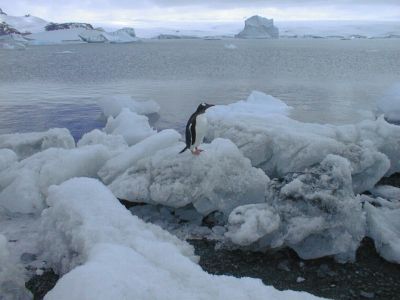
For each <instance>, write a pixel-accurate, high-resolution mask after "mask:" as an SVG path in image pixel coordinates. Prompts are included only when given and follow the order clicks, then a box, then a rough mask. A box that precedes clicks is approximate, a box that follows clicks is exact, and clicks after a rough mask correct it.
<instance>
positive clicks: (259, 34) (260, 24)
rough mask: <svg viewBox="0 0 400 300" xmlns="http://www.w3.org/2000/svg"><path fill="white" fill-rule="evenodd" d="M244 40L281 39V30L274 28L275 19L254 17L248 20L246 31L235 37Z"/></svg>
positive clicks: (245, 26) (245, 25)
mask: <svg viewBox="0 0 400 300" xmlns="http://www.w3.org/2000/svg"><path fill="white" fill-rule="evenodd" d="M235 37H236V38H243V39H270V38H278V37H279V29H278V28H277V27H275V26H274V20H273V19H267V18H263V17H260V16H252V17H250V18H248V19H246V21H245V24H244V29H243V30H242V31H241V32H239V33H238V34H237V35H235Z"/></svg>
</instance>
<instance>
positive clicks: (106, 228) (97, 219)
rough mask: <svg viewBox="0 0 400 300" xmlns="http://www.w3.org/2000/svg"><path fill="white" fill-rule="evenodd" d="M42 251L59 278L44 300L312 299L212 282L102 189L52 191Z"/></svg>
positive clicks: (176, 244)
mask: <svg viewBox="0 0 400 300" xmlns="http://www.w3.org/2000/svg"><path fill="white" fill-rule="evenodd" d="M48 204H49V206H50V208H48V209H47V210H45V211H44V212H43V216H42V220H43V223H42V230H43V231H42V237H43V240H42V248H43V251H44V252H45V254H47V255H46V256H45V257H47V260H48V261H49V262H50V264H51V265H52V266H53V268H55V269H56V270H57V271H59V272H60V273H61V274H65V273H67V274H65V275H64V276H63V277H61V279H60V280H59V281H58V282H57V284H56V286H55V287H54V288H53V290H51V291H50V292H49V293H48V294H47V295H46V297H45V299H46V300H51V299H57V300H63V299H68V300H74V299H79V300H85V299H87V300H89V299H99V300H100V299H125V298H126V299H143V300H144V299H149V300H150V299H252V300H253V299H269V298H270V299H293V298H296V299H317V298H316V297H314V296H312V295H309V294H307V293H301V292H300V293H299V292H292V291H283V292H280V291H277V290H275V289H274V288H272V287H268V286H264V285H263V284H262V282H261V280H259V279H250V278H240V279H239V278H234V277H229V276H214V275H210V274H208V273H206V272H204V271H203V270H202V269H201V268H200V266H198V265H197V264H196V261H197V258H196V257H195V256H194V254H193V248H192V247H191V246H190V245H188V244H187V243H185V242H182V241H180V240H178V239H177V238H176V237H174V236H172V235H170V234H169V233H167V232H165V231H163V230H162V229H160V228H159V227H157V226H155V225H151V224H146V223H144V222H143V221H141V220H140V219H138V218H137V217H135V216H132V215H131V214H130V213H129V212H128V211H127V210H126V209H125V208H124V207H122V205H120V204H119V203H118V201H117V199H116V198H115V197H114V196H113V195H112V194H111V192H110V191H109V190H107V188H106V187H104V186H103V185H102V184H101V183H100V182H98V181H96V180H93V179H87V178H76V179H72V180H69V181H67V182H65V183H63V184H62V185H60V186H54V187H52V188H51V189H50V193H49V197H48Z"/></svg>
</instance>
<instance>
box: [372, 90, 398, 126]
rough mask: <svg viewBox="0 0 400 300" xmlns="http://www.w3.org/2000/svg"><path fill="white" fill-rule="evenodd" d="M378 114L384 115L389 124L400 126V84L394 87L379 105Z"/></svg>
mask: <svg viewBox="0 0 400 300" xmlns="http://www.w3.org/2000/svg"><path fill="white" fill-rule="evenodd" d="M377 109H378V114H384V115H385V119H386V120H388V122H391V123H395V124H400V84H398V85H396V86H394V87H393V88H392V89H390V91H388V92H387V93H386V95H385V96H384V97H383V98H382V99H381V100H380V101H378V103H377Z"/></svg>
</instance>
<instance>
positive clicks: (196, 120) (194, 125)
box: [179, 103, 214, 155]
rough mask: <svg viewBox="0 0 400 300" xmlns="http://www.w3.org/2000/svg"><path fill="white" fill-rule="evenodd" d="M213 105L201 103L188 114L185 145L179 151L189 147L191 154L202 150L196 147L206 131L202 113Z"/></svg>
mask: <svg viewBox="0 0 400 300" xmlns="http://www.w3.org/2000/svg"><path fill="white" fill-rule="evenodd" d="M211 106H214V105H213V104H207V103H201V104H200V105H199V106H198V107H197V110H196V111H195V112H194V113H193V114H192V115H191V116H190V118H189V120H188V122H187V124H186V131H185V136H186V147H185V148H184V149H183V150H182V151H181V152H179V153H183V152H185V151H186V150H187V149H189V150H190V151H191V152H192V154H194V155H199V154H200V152H202V151H203V150H201V149H198V148H197V147H198V146H199V145H200V144H201V143H202V142H203V139H204V136H205V135H206V133H207V117H206V115H205V114H204V113H205V112H206V109H207V108H209V107H211Z"/></svg>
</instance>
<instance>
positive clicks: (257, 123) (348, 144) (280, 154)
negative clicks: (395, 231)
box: [207, 94, 400, 193]
mask: <svg viewBox="0 0 400 300" xmlns="http://www.w3.org/2000/svg"><path fill="white" fill-rule="evenodd" d="M252 95H253V94H252ZM257 99H259V102H258V105H255V103H254V100H253V97H252V96H250V97H249V98H248V100H247V101H239V102H237V103H233V104H230V105H226V106H216V107H212V108H210V109H209V110H208V111H207V118H208V123H209V132H208V136H207V137H208V139H210V140H211V139H213V138H216V137H222V138H228V139H230V140H232V141H233V142H234V143H235V144H236V145H237V146H238V147H239V149H240V150H241V151H242V153H243V154H244V155H245V156H246V157H248V158H250V160H251V161H252V164H253V166H256V167H260V168H262V169H263V170H264V171H265V172H266V173H267V175H268V176H270V177H282V176H284V175H285V174H287V173H290V172H299V171H303V170H304V169H305V168H307V167H310V166H313V165H315V164H318V163H320V162H321V161H322V160H323V159H324V158H325V157H326V155H328V154H336V155H340V156H343V157H345V158H347V159H348V160H349V161H350V163H351V165H352V177H353V185H354V191H355V192H356V193H360V192H363V191H365V190H368V189H370V188H372V187H373V186H374V185H375V184H376V183H377V182H378V181H379V179H380V178H381V177H383V176H384V175H390V174H392V173H394V172H398V171H400V161H399V159H398V153H399V152H400V127H399V126H396V125H392V124H388V123H387V122H386V121H385V120H384V119H383V118H379V119H377V120H367V121H363V122H361V123H358V124H355V125H345V126H333V125H320V124H311V123H302V122H298V121H295V120H292V119H290V118H289V117H287V116H285V114H287V112H288V107H285V105H284V104H282V103H280V102H276V103H270V102H268V101H266V100H267V98H266V97H257ZM277 101H279V100H277Z"/></svg>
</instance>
